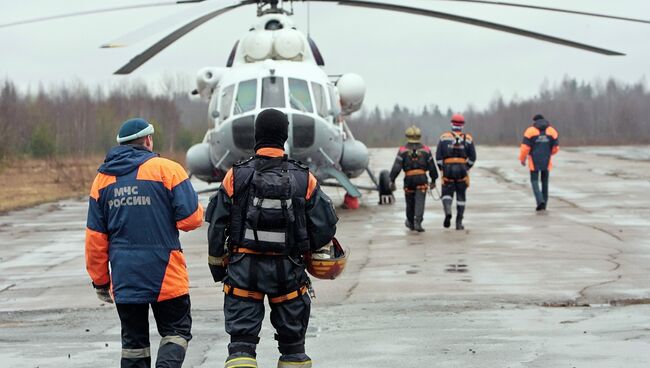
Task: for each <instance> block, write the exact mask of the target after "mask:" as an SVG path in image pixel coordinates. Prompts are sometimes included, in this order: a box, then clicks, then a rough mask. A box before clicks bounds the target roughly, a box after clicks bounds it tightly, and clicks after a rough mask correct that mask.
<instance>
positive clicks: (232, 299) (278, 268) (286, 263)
mask: <svg viewBox="0 0 650 368" xmlns="http://www.w3.org/2000/svg"><path fill="white" fill-rule="evenodd" d="M288 125H289V122H288V120H287V116H286V115H285V114H284V113H282V112H280V111H278V110H274V109H267V110H264V111H262V112H261V113H260V114H259V115H258V116H257V119H256V121H255V141H256V142H255V152H256V154H255V156H254V157H252V158H250V159H248V160H246V161H244V162H241V163H239V164H236V165H234V167H233V168H232V169H231V170H230V171H228V173H226V176H225V177H224V180H223V182H222V185H221V188H220V189H219V191H218V192H217V193H216V194H215V195H214V196H213V197H212V198H211V199H210V205H209V207H208V210H207V211H206V221H207V222H209V223H210V227H209V229H208V242H209V249H208V254H209V257H208V263H209V266H210V271H211V273H212V276H213V278H214V281H215V282H219V281H223V283H224V288H223V289H224V292H225V297H224V314H225V324H226V332H227V333H228V334H229V335H230V344H229V345H228V352H229V356H228V359H227V360H226V365H225V367H226V368H231V367H257V362H256V359H255V357H256V352H255V350H256V346H257V343H258V342H259V337H258V335H259V333H260V330H261V328H262V320H263V319H264V296H265V295H266V296H267V297H268V300H269V305H270V307H271V324H272V325H273V327H274V328H275V330H276V335H275V339H276V340H277V341H278V349H279V351H280V353H281V356H280V359H279V362H278V367H292V368H302V367H311V359H310V358H309V357H308V356H307V355H306V354H305V332H306V330H307V324H308V322H309V313H310V303H311V300H310V297H309V295H308V293H307V292H308V289H309V287H310V285H309V284H310V282H309V277H308V276H307V274H306V272H305V263H304V260H303V254H304V253H305V252H308V251H310V250H316V249H319V248H322V247H323V246H325V245H326V244H328V243H329V242H330V241H331V240H332V238H333V237H334V235H335V233H336V223H337V221H338V218H337V216H336V213H335V211H334V207H333V206H332V201H331V200H330V199H329V197H328V196H327V195H326V194H325V193H323V192H322V191H321V190H320V188H319V185H318V182H317V181H316V178H315V177H314V176H313V175H312V174H311V173H310V172H309V169H308V168H307V167H306V166H303V165H302V164H300V163H298V162H295V161H292V160H290V159H288V158H287V156H286V155H285V154H284V150H283V147H284V143H285V141H286V140H287V134H288Z"/></svg>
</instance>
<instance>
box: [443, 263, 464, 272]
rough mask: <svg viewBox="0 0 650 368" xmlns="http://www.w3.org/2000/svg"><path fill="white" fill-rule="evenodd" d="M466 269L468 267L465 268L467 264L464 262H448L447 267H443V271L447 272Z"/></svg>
mask: <svg viewBox="0 0 650 368" xmlns="http://www.w3.org/2000/svg"><path fill="white" fill-rule="evenodd" d="M468 271H469V268H467V265H466V264H464V263H459V264H448V265H447V268H445V272H449V273H466V272H468Z"/></svg>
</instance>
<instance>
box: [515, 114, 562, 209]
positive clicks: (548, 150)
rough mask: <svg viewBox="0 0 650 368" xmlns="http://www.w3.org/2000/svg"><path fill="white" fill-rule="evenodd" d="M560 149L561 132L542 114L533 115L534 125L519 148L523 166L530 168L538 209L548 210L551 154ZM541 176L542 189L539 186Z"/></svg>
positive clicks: (529, 128) (526, 132)
mask: <svg viewBox="0 0 650 368" xmlns="http://www.w3.org/2000/svg"><path fill="white" fill-rule="evenodd" d="M559 150H560V140H559V134H558V132H557V130H555V128H553V127H552V126H551V124H550V123H549V122H548V121H547V120H546V119H544V117H543V116H542V115H540V114H537V115H535V117H533V125H532V126H530V127H528V129H526V131H525V132H524V140H523V142H522V143H521V147H520V150H519V161H520V162H521V166H526V159H528V168H529V169H530V182H531V184H532V186H533V193H534V194H535V200H536V201H537V208H536V210H537V211H544V210H546V205H547V204H548V176H549V172H550V171H551V169H552V168H553V163H552V161H551V156H553V155H554V154H556V153H557V152H558V151H559ZM540 178H541V182H542V189H541V190H540V188H539V181H540Z"/></svg>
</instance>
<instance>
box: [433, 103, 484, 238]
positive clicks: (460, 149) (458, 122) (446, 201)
mask: <svg viewBox="0 0 650 368" xmlns="http://www.w3.org/2000/svg"><path fill="white" fill-rule="evenodd" d="M464 126H465V117H464V116H463V115H461V114H454V115H453V116H452V117H451V131H450V132H446V133H443V134H442V136H440V141H439V142H438V147H437V148H436V164H437V165H438V167H439V168H440V170H441V171H442V206H443V210H444V211H445V220H444V222H443V226H444V227H445V228H448V227H449V226H451V204H452V202H453V200H454V194H455V195H456V230H463V229H465V226H464V225H463V217H464V216H465V206H466V192H467V188H469V170H470V169H471V168H472V166H474V163H475V162H476V149H475V148H474V140H473V138H472V136H471V135H470V134H467V133H464V132H463V127H464Z"/></svg>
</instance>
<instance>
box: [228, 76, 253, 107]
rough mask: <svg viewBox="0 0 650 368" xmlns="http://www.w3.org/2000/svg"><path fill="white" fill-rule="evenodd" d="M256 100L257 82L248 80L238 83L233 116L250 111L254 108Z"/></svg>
mask: <svg viewBox="0 0 650 368" xmlns="http://www.w3.org/2000/svg"><path fill="white" fill-rule="evenodd" d="M256 100H257V80H256V79H250V80H247V81H243V82H241V83H239V88H238V89H237V98H236V99H235V110H234V112H233V114H235V115H238V114H242V113H245V112H247V111H251V110H253V109H254V108H255V101H256Z"/></svg>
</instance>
